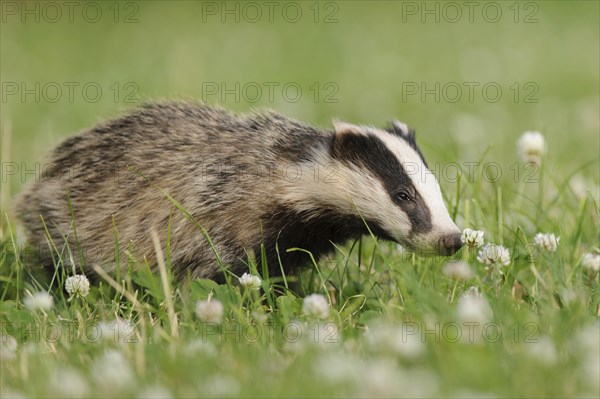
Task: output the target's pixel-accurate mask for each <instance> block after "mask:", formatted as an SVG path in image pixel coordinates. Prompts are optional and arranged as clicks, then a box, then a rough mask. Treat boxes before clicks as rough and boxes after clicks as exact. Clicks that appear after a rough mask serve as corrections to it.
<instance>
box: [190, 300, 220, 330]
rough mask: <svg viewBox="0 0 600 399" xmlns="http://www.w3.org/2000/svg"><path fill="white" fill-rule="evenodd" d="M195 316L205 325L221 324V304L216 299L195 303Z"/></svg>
mask: <svg viewBox="0 0 600 399" xmlns="http://www.w3.org/2000/svg"><path fill="white" fill-rule="evenodd" d="M196 315H197V316H198V318H199V319H200V320H202V321H203V322H205V323H217V324H218V323H221V321H222V320H223V304H222V303H221V302H220V301H219V300H217V299H213V298H211V299H209V300H206V301H198V302H196Z"/></svg>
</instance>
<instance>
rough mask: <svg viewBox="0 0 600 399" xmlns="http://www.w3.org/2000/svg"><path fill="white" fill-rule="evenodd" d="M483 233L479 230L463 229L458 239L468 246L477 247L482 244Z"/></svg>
mask: <svg viewBox="0 0 600 399" xmlns="http://www.w3.org/2000/svg"><path fill="white" fill-rule="evenodd" d="M483 234H484V233H483V231H481V230H472V229H464V230H463V232H462V235H461V236H460V239H461V240H462V242H463V244H465V245H466V246H468V247H469V248H477V247H480V246H482V245H483Z"/></svg>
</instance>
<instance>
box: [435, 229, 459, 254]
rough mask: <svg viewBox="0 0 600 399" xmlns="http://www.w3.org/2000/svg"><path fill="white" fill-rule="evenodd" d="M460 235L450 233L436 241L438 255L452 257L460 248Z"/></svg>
mask: <svg viewBox="0 0 600 399" xmlns="http://www.w3.org/2000/svg"><path fill="white" fill-rule="evenodd" d="M460 237H461V234H460V233H450V234H446V235H444V236H442V238H440V239H439V241H438V251H439V253H440V255H445V256H450V255H454V254H455V253H456V251H458V250H459V249H460V248H461V247H462V246H463V243H462V239H461V238H460Z"/></svg>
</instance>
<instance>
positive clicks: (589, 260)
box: [581, 252, 600, 273]
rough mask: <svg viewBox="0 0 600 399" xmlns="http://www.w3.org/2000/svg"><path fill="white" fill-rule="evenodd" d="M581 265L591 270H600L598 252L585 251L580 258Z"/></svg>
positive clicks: (599, 254) (599, 255)
mask: <svg viewBox="0 0 600 399" xmlns="http://www.w3.org/2000/svg"><path fill="white" fill-rule="evenodd" d="M581 266H583V268H584V269H587V270H589V271H591V272H595V273H598V271H600V253H592V252H590V253H587V254H585V255H584V256H583V259H581Z"/></svg>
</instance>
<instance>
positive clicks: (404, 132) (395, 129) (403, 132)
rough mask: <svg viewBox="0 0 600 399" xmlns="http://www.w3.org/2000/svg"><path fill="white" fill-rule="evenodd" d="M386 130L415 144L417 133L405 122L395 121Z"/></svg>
mask: <svg viewBox="0 0 600 399" xmlns="http://www.w3.org/2000/svg"><path fill="white" fill-rule="evenodd" d="M386 130H387V131H388V132H390V133H392V134H395V135H397V136H400V137H402V138H403V139H405V140H407V141H409V142H415V131H414V130H413V129H411V128H409V127H408V125H407V124H406V123H404V122H400V121H399V120H396V119H394V120H393V121H391V122H390V123H389V124H388V127H387V128H386Z"/></svg>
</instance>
